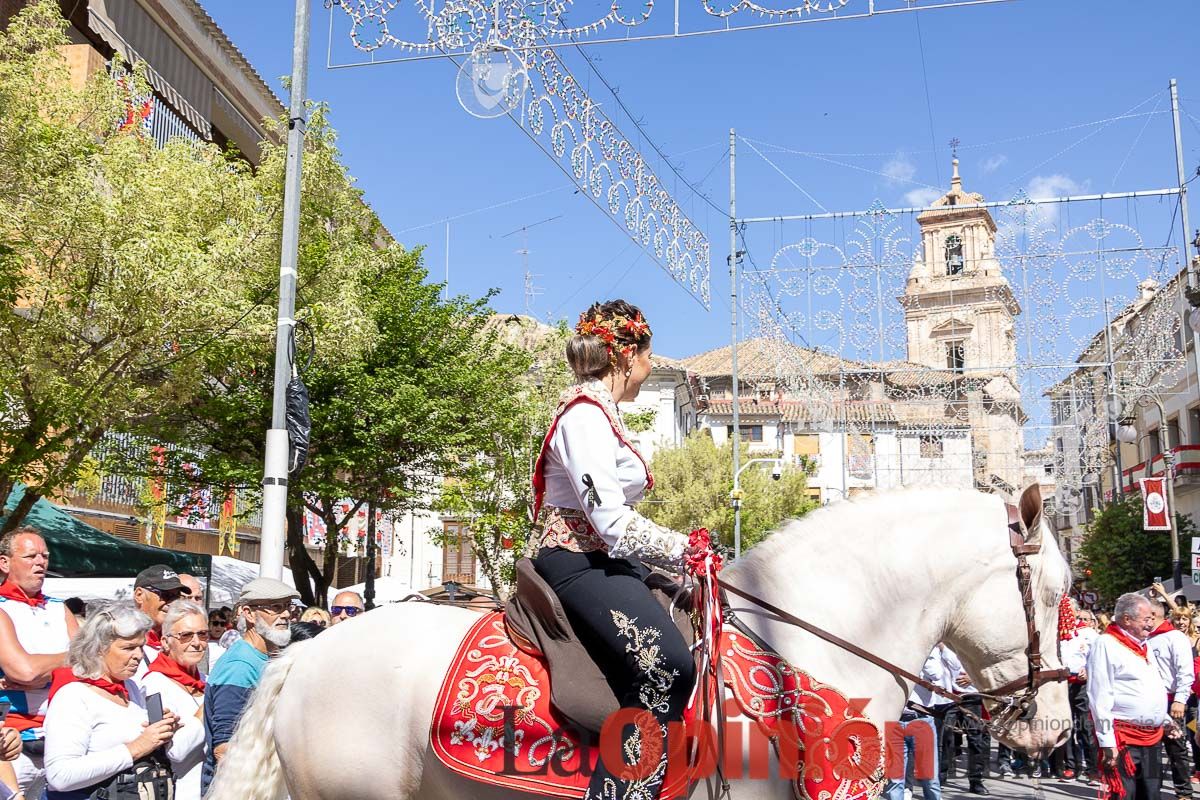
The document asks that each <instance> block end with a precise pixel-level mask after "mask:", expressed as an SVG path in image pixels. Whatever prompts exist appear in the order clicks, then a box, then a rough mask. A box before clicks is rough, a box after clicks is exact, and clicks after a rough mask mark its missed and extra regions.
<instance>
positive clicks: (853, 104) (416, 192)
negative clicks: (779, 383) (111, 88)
mask: <svg viewBox="0 0 1200 800" xmlns="http://www.w3.org/2000/svg"><path fill="white" fill-rule="evenodd" d="M201 2H202V4H203V5H204V7H205V8H206V9H207V10H208V11H209V13H210V14H212V16H213V17H214V19H215V20H216V21H217V23H218V24H219V25H220V26H221V27H222V28H223V29H224V30H225V31H226V33H227V34H228V35H229V36H230V38H231V39H232V40H233V41H234V43H235V44H237V46H238V47H239V48H241V49H242V51H243V52H244V53H245V54H246V55H247V57H248V58H249V59H250V61H251V62H252V63H253V64H254V65H255V67H256V68H257V69H258V71H259V72H260V73H261V74H262V75H263V76H264V77H265V78H266V79H267V81H268V82H269V83H270V84H271V85H272V87H273V88H275V90H276V91H277V92H278V93H279V94H280V96H281V97H284V95H283V92H282V88H281V83H280V77H281V76H283V75H285V74H287V73H288V72H289V70H290V63H289V62H290V56H291V41H292V21H291V20H292V10H293V5H292V3H291V2H287V0H257V2H255V3H247V2H245V0H201ZM861 4H862V3H861V2H860V0H853V2H852V3H851V5H852V6H857V5H861ZM313 5H314V37H313V48H312V60H311V67H312V71H311V77H310V89H309V95H310V97H312V98H314V99H319V100H324V101H327V102H329V103H330V105H331V106H332V120H333V124H334V125H335V127H336V128H337V129H338V130H339V132H340V137H341V138H340V143H341V147H342V150H343V153H344V158H345V160H346V162H347V163H348V165H349V167H350V170H351V172H352V174H353V175H354V176H355V177H356V178H357V180H358V183H359V185H360V186H361V187H362V188H363V189H364V190H365V192H366V198H367V200H368V202H369V203H370V204H371V205H372V206H373V207H374V208H375V210H376V211H377V213H378V214H379V215H380V216H381V218H382V219H383V221H384V223H385V224H386V225H387V226H388V228H389V229H390V230H391V231H392V232H393V233H394V234H396V235H397V238H398V239H400V240H401V241H403V242H404V243H405V244H409V245H413V246H416V245H424V246H425V248H426V249H425V254H426V262H427V266H428V267H429V269H430V272H431V274H432V276H433V277H434V278H435V279H438V280H440V279H441V278H442V277H443V272H444V268H445V262H446V247H445V236H446V231H445V227H444V225H441V224H437V225H431V224H430V223H435V222H438V221H439V220H442V219H444V218H447V217H453V216H456V215H459V214H463V213H464V212H468V211H472V210H474V209H479V208H484V207H488V206H491V205H494V204H502V203H508V201H511V200H514V199H516V198H526V199H523V200H521V201H519V202H513V203H508V204H507V205H503V206H501V207H499V208H496V209H493V210H491V211H487V212H484V213H478V214H473V215H470V216H466V217H463V218H461V219H457V220H455V221H453V222H451V223H450V251H449V266H450V288H451V291H452V292H455V293H466V294H470V295H474V296H477V295H480V294H482V293H483V292H485V291H487V290H488V289H489V288H492V287H495V288H498V289H499V290H500V295H499V296H498V297H497V298H496V299H495V301H494V307H495V308H496V309H497V310H499V311H504V312H510V311H511V312H524V310H525V307H526V299H525V295H524V291H523V281H524V266H523V263H522V257H521V256H520V255H519V254H517V253H516V252H515V251H516V250H518V249H519V248H521V247H522V237H521V234H519V233H518V234H516V235H513V236H509V237H507V238H502V237H503V236H504V234H507V233H509V232H511V231H514V230H519V229H520V228H521V226H523V225H532V224H533V223H536V222H539V221H541V220H545V219H547V218H550V217H556V216H557V217H559V218H558V219H556V220H554V221H553V222H548V223H545V224H542V225H538V226H536V227H532V228H531V229H530V230H529V231H528V234H527V235H528V247H529V250H530V251H531V252H530V255H529V268H530V271H532V272H533V273H536V274H537V275H538V277H537V278H536V279H535V284H536V285H537V287H538V288H539V289H540V290H541V294H540V295H539V296H537V297H536V298H535V299H534V300H533V303H532V311H533V313H534V314H535V315H536V316H538V317H540V318H542V319H546V318H547V317H548V316H549V317H554V318H558V317H570V318H572V319H573V318H574V316H575V315H577V314H578V312H579V311H580V310H581V309H582V308H583V307H585V306H586V305H587V304H588V303H590V302H592V301H593V300H595V299H602V298H608V297H612V296H623V297H626V298H627V299H629V300H631V301H633V302H634V303H637V304H639V305H641V306H642V307H643V308H644V309H645V310H646V312H647V314H648V316H649V317H650V320H651V322H652V324H653V325H654V328H655V333H656V336H655V348H656V350H658V351H659V352H662V353H665V354H668V355H673V356H685V355H691V354H694V353H698V352H701V351H703V350H706V349H710V348H712V347H717V346H722V345H724V344H726V343H727V342H728V336H729V324H728V319H729V305H728V299H727V295H728V292H729V282H728V276H727V273H726V267H725V257H726V255H727V251H728V223H727V219H726V218H724V217H722V215H721V214H719V213H718V212H717V211H715V210H714V209H712V208H710V207H709V206H708V205H707V204H705V203H704V202H703V201H701V200H698V199H695V198H691V197H686V195H687V194H688V193H687V192H683V193H682V194H683V195H685V197H684V201H685V202H684V206H685V209H686V210H688V211H689V213H691V214H692V219H693V220H694V221H695V222H696V223H697V224H698V225H699V226H701V228H702V229H704V230H705V231H706V232H707V233H708V235H709V237H710V240H711V242H712V247H713V276H712V291H713V294H714V301H713V304H712V310H711V311H705V310H704V309H703V308H702V307H701V306H700V305H699V304H698V303H696V302H695V301H694V300H693V299H692V298H691V297H690V295H688V294H687V293H686V292H685V291H684V290H683V289H681V288H679V287H677V286H676V285H675V284H674V283H673V282H672V281H671V279H670V278H669V277H668V276H666V275H665V273H664V272H663V271H662V269H661V268H659V267H658V266H657V265H656V264H655V263H654V262H653V261H652V260H651V259H650V258H649V257H648V256H642V257H640V258H639V257H638V252H639V251H638V249H637V248H636V247H634V246H633V245H632V244H630V242H629V240H628V239H627V238H626V237H625V236H624V234H623V233H622V232H621V231H619V230H618V229H617V228H616V227H615V226H614V225H613V224H612V222H610V221H609V219H608V218H607V217H606V215H604V214H602V213H601V212H600V211H599V210H598V209H597V208H596V207H595V206H593V205H592V204H591V203H589V202H587V200H585V199H584V198H582V197H580V196H577V195H575V194H574V193H573V187H570V186H569V181H568V179H567V177H566V176H565V175H564V174H563V173H562V172H561V171H560V170H559V169H558V167H557V166H555V165H554V163H552V162H551V161H550V160H549V158H547V156H546V155H544V154H543V153H542V151H541V150H539V149H538V148H536V147H535V146H534V145H533V144H532V143H531V142H530V141H529V139H528V138H526V136H525V134H524V133H523V132H521V131H520V130H519V129H518V128H517V126H515V125H514V124H513V123H512V122H510V121H508V120H507V119H498V120H480V119H476V118H474V117H471V116H469V115H468V114H467V113H466V112H465V111H463V110H462V108H461V107H460V106H459V104H458V101H457V99H456V97H455V92H454V66H453V65H452V64H450V63H448V62H446V61H442V60H437V61H428V62H413V63H404V64H390V65H376V66H370V67H362V68H351V69H333V70H331V69H328V68H327V67H326V62H327V57H328V53H327V49H326V32H327V30H328V28H327V26H328V14H329V13H330V12H328V11H326V10H324V9H323V8H322V5H323V4H322V3H321V2H314V3H313ZM339 13H340V12H339ZM655 13H666V14H669V13H671V12H670V8H669V7H666V6H662V7H661V8H659V9H657V10H656V12H655ZM919 40H920V42H921V43H923V48H922V47H921V46H919V44H918V42H919ZM922 51H923V55H924V59H923V61H924V70H923V69H922ZM1198 51H1200V3H1196V2H1193V0H1159V1H1158V2H1154V3H1150V4H1135V5H1130V4H1129V3H1127V2H1118V0H1091V1H1090V2H1087V3H1083V2H1077V1H1076V2H1070V1H1069V0H1016V1H1015V2H1011V3H1000V4H997V5H991V6H974V7H966V8H958V9H946V10H927V11H923V12H920V13H919V14H914V13H904V14H893V15H889V16H886V17H877V18H873V19H867V20H849V21H843V22H834V23H831V24H821V25H804V26H797V27H790V28H780V29H774V30H765V31H747V32H736V33H729V34H721V35H716V36H708V37H698V38H694V39H686V40H670V41H656V42H643V43H628V44H611V45H598V46H594V47H591V48H589V50H588V52H589V54H590V55H591V56H592V58H593V60H594V61H595V63H596V66H597V68H598V69H599V70H600V72H601V73H602V74H603V75H604V77H605V78H606V79H607V80H608V82H609V83H611V84H613V85H615V86H617V87H619V91H620V97H621V99H622V100H623V101H624V103H625V104H626V105H627V106H628V107H629V108H630V109H632V110H633V112H634V113H635V114H637V115H639V118H640V121H641V124H642V127H643V129H644V130H645V131H646V132H647V133H648V135H649V136H650V137H652V138H653V140H654V141H655V142H656V143H657V144H658V145H659V146H660V147H661V148H662V150H663V151H664V152H666V153H667V154H669V155H673V156H674V158H673V160H674V161H675V163H676V165H677V166H679V167H680V170H681V172H682V173H683V174H684V175H685V176H686V177H687V178H688V179H689V180H690V181H692V182H696V183H700V187H701V189H702V190H703V191H705V192H706V193H708V194H709V195H710V197H711V198H712V200H713V202H715V203H716V205H717V206H719V207H722V208H724V207H727V203H728V190H729V170H728V165H727V164H726V163H724V162H723V161H722V158H723V154H724V149H725V147H726V145H727V141H728V131H729V128H730V127H735V128H736V129H737V130H738V133H739V134H740V135H742V136H745V137H748V138H750V139H752V140H754V141H755V142H756V143H762V142H766V143H770V144H771V145H772V146H773V147H768V146H766V145H762V144H760V145H759V146H760V148H761V149H762V150H763V153H764V154H765V155H767V156H768V157H769V158H771V160H772V161H774V162H775V164H776V165H777V166H778V167H779V169H780V170H782V171H783V172H784V173H786V175H787V177H786V178H785V177H784V176H783V175H781V174H780V172H779V171H777V170H776V169H775V168H773V167H771V166H770V165H768V164H767V163H766V162H764V161H763V160H762V159H761V158H759V157H758V156H757V155H756V154H754V153H753V152H752V151H751V150H750V149H749V147H747V146H745V145H743V144H741V143H739V153H738V176H737V186H738V211H739V216H759V215H763V216H768V215H776V214H795V213H808V212H815V211H819V210H820V209H819V208H818V207H817V205H815V204H814V202H813V200H812V199H810V197H811V198H815V200H816V201H818V202H819V203H820V204H821V205H822V206H824V207H825V208H827V209H829V210H831V211H832V210H852V209H864V208H867V207H868V206H869V205H870V203H871V202H872V201H873V200H874V199H876V198H878V199H880V200H882V201H883V202H884V203H885V204H887V205H891V206H905V205H910V204H913V203H914V202H916V203H922V202H927V201H928V199H929V197H930V191H931V190H930V187H931V186H945V185H948V183H949V171H950V153H949V146H948V144H947V142H948V141H949V140H950V138H951V137H957V138H958V139H960V140H961V142H962V149H961V151H960V158H961V160H962V168H961V169H962V173H963V176H964V181H965V186H966V188H967V189H968V190H970V191H976V192H981V193H983V194H984V195H985V196H987V199H989V200H1004V199H1008V198H1010V197H1011V196H1012V195H1013V194H1014V192H1016V191H1017V190H1018V189H1022V188H1024V189H1026V190H1029V191H1032V192H1035V193H1039V192H1040V193H1044V194H1048V195H1056V196H1057V195H1061V194H1073V193H1095V192H1104V191H1114V190H1132V189H1150V188H1161V187H1167V186H1171V185H1173V184H1174V183H1175V161H1174V158H1175V156H1174V150H1173V144H1172V134H1171V122H1170V117H1169V115H1168V114H1166V113H1158V114H1154V115H1151V116H1137V117H1134V118H1131V119H1125V120H1119V121H1115V122H1112V123H1111V124H1109V125H1106V126H1098V125H1097V126H1085V127H1074V128H1072V129H1070V130H1065V131H1061V130H1059V129H1062V128H1069V127H1071V126H1077V125H1079V124H1080V123H1088V122H1093V121H1096V120H1102V119H1109V118H1112V117H1115V116H1119V115H1121V114H1123V113H1125V112H1127V111H1129V110H1130V109H1133V108H1135V107H1136V113H1141V112H1149V111H1152V110H1155V107H1156V104H1157V110H1158V111H1159V112H1165V111H1166V110H1167V109H1168V108H1169V104H1168V97H1167V82H1168V79H1169V78H1172V77H1174V78H1178V79H1179V82H1180V93H1181V95H1182V98H1183V104H1184V107H1185V109H1186V111H1188V112H1190V113H1191V115H1193V117H1189V116H1187V115H1185V116H1184V121H1183V137H1184V143H1185V164H1186V167H1187V169H1188V170H1189V171H1191V170H1194V169H1195V168H1196V166H1197V165H1200V59H1197V57H1196V53H1197V52H1198ZM346 55H347V53H346V51H345V48H344V47H343V48H342V49H341V50H340V51H339V52H338V53H336V54H335V59H336V60H338V61H339V62H340V61H343V60H345V56H346ZM564 59H565V60H566V61H567V63H568V66H569V67H570V68H571V69H572V71H573V72H574V73H575V74H576V75H577V76H578V77H579V78H580V80H581V81H582V82H583V83H584V84H585V85H588V84H589V83H590V84H591V87H592V88H593V89H594V90H595V92H594V94H595V95H596V97H597V99H599V100H601V102H604V103H605V107H606V108H612V107H613V106H614V105H615V104H613V103H612V101H611V96H610V97H608V98H607V100H606V99H605V98H604V97H603V95H602V93H601V92H600V91H599V86H598V81H596V80H593V76H590V75H589V70H588V69H587V66H586V65H585V64H584V63H583V61H582V59H581V58H580V57H579V56H578V55H577V54H571V53H568V54H566V55H564ZM926 76H927V77H926ZM926 80H927V81H928V102H927V93H926ZM614 113H615V112H614ZM616 121H617V124H618V126H620V127H621V128H622V129H623V130H624V131H625V132H626V134H627V135H629V136H630V137H631V138H633V137H634V136H635V135H636V131H634V130H633V127H632V125H630V124H628V120H624V119H622V118H621V117H620V116H617V117H616ZM931 122H932V131H931ZM1055 130H1059V132H1057V133H1052V134H1048V135H1040V134H1043V133H1044V132H1046V131H1055ZM1081 140H1082V141H1081ZM781 148H786V149H790V150H797V151H805V152H810V153H819V154H822V155H820V156H816V157H813V156H805V155H798V154H795V153H789V152H784V151H783V150H782V149H781ZM675 154H681V155H675ZM843 154H849V155H843ZM834 161H836V162H841V163H840V164H835V163H832V162H834ZM845 165H850V166H845ZM659 173H660V176H663V177H664V178H665V176H667V175H668V173H667V171H666V170H665V169H664V168H662V167H660V168H659ZM789 179H790V180H789ZM701 181H702V183H701ZM793 182H794V183H795V184H798V185H799V186H801V187H803V189H804V191H805V192H807V194H808V195H809V196H806V195H805V194H804V193H803V192H801V191H800V190H798V189H797V188H796V186H795V185H793ZM668 183H669V182H668ZM1192 185H1193V187H1196V188H1197V190H1200V181H1198V182H1196V183H1194V184H1192ZM1197 190H1194V191H1193V192H1192V195H1193V198H1192V202H1191V203H1190V205H1191V208H1192V213H1191V217H1192V224H1193V227H1196V226H1197V225H1200V204H1198V203H1197V202H1196V201H1195V195H1196V194H1197V193H1200V192H1198V191H1197ZM1172 202H1173V201H1172V200H1163V201H1158V200H1151V201H1145V200H1144V201H1138V202H1137V203H1136V204H1125V205H1123V206H1122V207H1121V208H1120V209H1113V208H1112V206H1111V205H1109V206H1107V207H1106V208H1105V209H1104V213H1105V214H1106V216H1109V217H1110V218H1116V219H1117V220H1118V221H1121V222H1125V221H1129V222H1130V223H1134V222H1136V224H1137V226H1138V228H1139V230H1141V231H1142V234H1143V236H1144V237H1145V239H1146V240H1147V243H1152V244H1157V245H1161V244H1163V243H1164V241H1165V239H1166V237H1167V235H1168V223H1169V219H1170V213H1171V211H1172V207H1171V205H1170V204H1171V203H1172ZM1093 211H1094V209H1075V210H1074V211H1073V213H1074V215H1075V219H1074V220H1070V219H1064V220H1063V222H1071V223H1072V224H1077V223H1078V221H1082V220H1083V219H1085V218H1086V217H1087V216H1089V215H1093V216H1094V214H1093V213H1092V212H1093ZM1071 213H1072V211H1068V212H1067V215H1068V217H1069V216H1070V214H1071ZM906 224H907V223H906ZM1175 227H1176V228H1177V227H1178V223H1176V226H1175ZM800 235H805V234H804V233H802V232H799V231H798V229H797V227H796V226H764V227H763V228H761V229H758V228H756V229H752V230H751V231H749V232H748V234H747V237H748V242H749V245H750V249H751V253H752V254H753V256H754V258H755V261H756V262H757V263H758V264H760V265H764V266H765V265H766V264H767V263H769V262H770V260H771V257H772V255H773V253H774V252H775V250H776V249H777V248H778V247H779V246H781V244H784V243H786V242H788V241H791V240H793V239H794V238H795V237H796V236H800ZM811 235H816V236H818V238H821V237H825V238H828V239H830V240H835V239H837V238H838V237H840V236H844V235H845V234H844V231H839V229H837V228H836V227H835V226H825V228H824V229H822V232H811ZM1173 236H1174V238H1173V240H1172V244H1175V245H1178V244H1179V239H1180V237H1179V233H1178V231H1177V230H1176V231H1175V232H1174V234H1173Z"/></svg>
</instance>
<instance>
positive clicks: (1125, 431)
mask: <svg viewBox="0 0 1200 800" xmlns="http://www.w3.org/2000/svg"><path fill="white" fill-rule="evenodd" d="M1194 312H1195V309H1193V313H1194ZM1189 324H1191V323H1190V321H1189ZM1139 392H1140V394H1138V395H1137V396H1136V397H1135V398H1134V399H1133V400H1132V401H1131V402H1132V403H1133V404H1137V405H1150V404H1153V405H1154V406H1155V407H1156V408H1158V420H1159V423H1158V430H1159V436H1160V437H1161V445H1162V457H1163V474H1164V476H1165V477H1166V480H1165V481H1163V483H1165V484H1166V485H1167V508H1168V511H1167V524H1169V525H1170V526H1171V574H1172V576H1173V578H1172V579H1173V580H1174V582H1175V591H1179V590H1181V589H1183V561H1182V560H1181V559H1180V557H1179V536H1178V532H1177V531H1176V530H1175V453H1174V452H1173V451H1172V449H1171V448H1172V444H1173V443H1172V442H1171V429H1170V428H1169V427H1168V426H1167V412H1166V409H1164V408H1163V402H1162V398H1161V397H1159V396H1158V395H1157V394H1156V393H1154V392H1152V391H1150V390H1149V389H1141V390H1139ZM1117 440H1118V441H1121V442H1124V443H1126V444H1135V443H1137V444H1140V440H1141V437H1140V436H1139V435H1138V430H1137V428H1136V427H1134V424H1133V418H1132V417H1126V418H1124V419H1122V420H1121V421H1120V422H1119V423H1118V425H1117ZM1138 457H1139V458H1141V448H1140V447H1139V448H1138ZM1153 459H1154V457H1153V456H1151V457H1150V458H1149V459H1147V460H1146V472H1147V473H1148V472H1149V471H1150V463H1151V462H1152V461H1153Z"/></svg>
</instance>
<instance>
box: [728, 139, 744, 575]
mask: <svg viewBox="0 0 1200 800" xmlns="http://www.w3.org/2000/svg"><path fill="white" fill-rule="evenodd" d="M736 162H737V133H736V132H735V131H734V129H733V128H730V129H729V300H730V303H729V317H730V323H731V331H730V338H729V371H730V381H731V383H732V387H733V434H732V435H731V436H730V438H731V439H732V440H733V492H732V496H731V497H730V502H732V503H733V557H734V558H737V557H738V556H740V555H741V554H742V497H741V489H740V487H739V482H738V477H739V475H740V474H741V473H740V471H739V469H738V462H739V461H740V460H741V447H742V427H741V419H740V416H739V410H738V367H737V347H738V300H737V296H738V249H737V193H736V187H737V163H736Z"/></svg>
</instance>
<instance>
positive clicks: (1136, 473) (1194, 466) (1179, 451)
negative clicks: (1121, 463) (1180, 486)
mask: <svg viewBox="0 0 1200 800" xmlns="http://www.w3.org/2000/svg"><path fill="white" fill-rule="evenodd" d="M1171 453H1172V454H1173V455H1174V456H1175V468H1174V472H1175V475H1174V477H1175V478H1176V479H1178V478H1179V477H1180V476H1181V475H1188V474H1194V475H1200V444H1181V445H1179V446H1178V447H1173V448H1171ZM1165 471H1166V463H1165V461H1164V460H1163V455H1162V453H1159V454H1158V455H1156V456H1154V457H1153V458H1151V459H1150V460H1149V461H1143V462H1142V463H1140V464H1135V465H1134V466H1132V467H1129V468H1128V469H1126V470H1124V471H1123V472H1122V473H1121V477H1122V480H1123V482H1124V483H1125V491H1126V492H1133V491H1137V489H1138V485H1137V482H1138V481H1139V480H1140V479H1142V478H1157V477H1159V476H1161V475H1163V474H1165Z"/></svg>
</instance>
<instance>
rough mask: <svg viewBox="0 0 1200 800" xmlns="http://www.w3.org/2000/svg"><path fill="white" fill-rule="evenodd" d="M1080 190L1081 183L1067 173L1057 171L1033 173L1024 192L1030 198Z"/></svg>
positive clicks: (1042, 198)
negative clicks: (1042, 173) (1041, 173)
mask: <svg viewBox="0 0 1200 800" xmlns="http://www.w3.org/2000/svg"><path fill="white" fill-rule="evenodd" d="M1082 191H1083V186H1082V184H1080V183H1078V182H1076V181H1075V179H1074V178H1071V177H1070V176H1068V175H1062V174H1060V173H1057V172H1056V173H1054V174H1053V175H1034V176H1033V177H1032V178H1030V179H1029V184H1028V185H1027V186H1026V187H1025V194H1027V195H1029V199H1031V200H1045V199H1047V198H1050V197H1063V196H1065V195H1069V194H1079V193H1080V192H1082Z"/></svg>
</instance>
